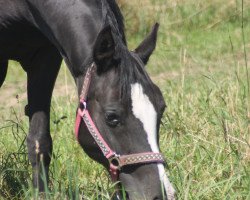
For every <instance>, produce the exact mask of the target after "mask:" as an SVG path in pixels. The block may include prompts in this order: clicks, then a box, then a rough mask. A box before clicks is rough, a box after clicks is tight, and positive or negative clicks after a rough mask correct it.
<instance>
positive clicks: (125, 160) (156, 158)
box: [75, 63, 164, 182]
mask: <svg viewBox="0 0 250 200" xmlns="http://www.w3.org/2000/svg"><path fill="white" fill-rule="evenodd" d="M94 70H95V63H93V64H92V65H91V66H90V67H89V68H88V70H87V73H86V75H85V78H84V82H83V86H82V91H81V95H80V103H79V108H78V111H77V116H76V122H75V135H76V138H77V139H78V136H79V128H80V124H81V122H82V121H83V122H84V123H85V125H86V127H87V128H88V130H89V133H90V134H91V136H92V137H93V138H94V140H95V142H96V144H97V145H98V146H99V148H100V149H101V151H102V153H103V155H104V156H105V157H106V158H107V159H108V161H109V172H110V175H111V178H112V181H113V182H116V181H118V177H119V171H120V170H121V168H122V167H124V166H126V165H136V164H146V163H164V158H163V156H162V154H161V153H154V152H144V153H137V154H129V155H119V154H117V153H116V152H114V151H113V150H112V149H111V148H110V147H109V145H108V144H107V143H106V142H105V140H104V139H103V137H102V135H101V134H100V132H99V130H98V129H97V127H96V126H95V123H94V122H93V120H92V118H91V116H90V114H89V111H88V109H87V95H88V90H89V86H90V82H91V76H92V73H93V71H94Z"/></svg>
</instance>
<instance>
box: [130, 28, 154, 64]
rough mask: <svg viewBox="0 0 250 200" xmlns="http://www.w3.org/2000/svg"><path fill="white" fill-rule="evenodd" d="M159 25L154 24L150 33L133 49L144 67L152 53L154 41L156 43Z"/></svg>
mask: <svg viewBox="0 0 250 200" xmlns="http://www.w3.org/2000/svg"><path fill="white" fill-rule="evenodd" d="M158 28H159V24H158V23H156V24H155V25H154V26H153V28H152V31H151V33H150V34H149V35H148V36H147V37H146V38H145V39H144V40H143V41H142V43H141V44H140V45H139V46H138V47H137V48H136V49H135V52H136V53H137V54H138V55H139V57H140V58H141V60H142V61H143V63H144V64H145V65H146V64H147V62H148V60H149V57H150V56H151V54H152V53H153V51H154V49H155V46H156V41H157V33H158Z"/></svg>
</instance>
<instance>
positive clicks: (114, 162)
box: [108, 155, 122, 170]
mask: <svg viewBox="0 0 250 200" xmlns="http://www.w3.org/2000/svg"><path fill="white" fill-rule="evenodd" d="M119 157H120V156H119V155H114V156H112V157H111V158H109V159H108V160H109V164H110V166H111V165H112V167H113V168H116V169H117V170H120V169H121V167H122V166H121V161H120V158H119Z"/></svg>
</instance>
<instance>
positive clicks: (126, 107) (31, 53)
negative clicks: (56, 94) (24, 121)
mask: <svg viewBox="0 0 250 200" xmlns="http://www.w3.org/2000/svg"><path fill="white" fill-rule="evenodd" d="M157 29H158V25H157V24H156V25H155V26H154V28H153V30H152V32H151V33H150V34H149V35H148V36H147V38H146V39H145V40H144V41H143V42H142V43H141V44H140V45H139V47H138V48H136V50H135V51H133V52H132V51H129V50H128V49H127V45H126V38H125V34H124V25H123V17H122V15H121V12H120V10H119V8H118V6H117V4H116V2H115V0H8V1H6V0H0V86H1V85H2V83H3V81H4V79H5V76H6V72H7V67H8V60H16V61H18V62H19V63H20V64H21V66H22V68H23V69H24V70H25V71H26V73H27V77H28V82H27V90H28V92H27V93H28V105H27V106H26V108H25V113H26V115H27V116H28V117H29V121H30V128H29V134H28V137H27V146H28V156H29V160H30V162H31V164H32V167H33V184H34V187H37V188H38V189H39V191H43V190H44V182H43V181H42V179H41V171H42V170H41V165H44V168H45V172H46V176H47V181H48V170H49V164H50V160H51V154H52V139H51V136H50V127H49V121H50V103H51V95H52V90H53V87H54V83H55V80H56V77H57V74H58V71H59V68H60V65H61V62H62V59H64V61H65V62H66V64H67V66H68V68H69V70H70V72H71V74H72V76H73V77H74V80H75V83H76V86H77V89H78V94H79V98H80V95H81V90H82V86H83V81H84V77H85V74H86V71H87V69H89V67H90V66H93V65H94V66H95V70H93V72H92V75H91V78H92V80H91V85H90V87H89V90H88V95H87V96H88V111H89V113H90V115H91V117H92V119H93V123H94V124H95V125H96V126H97V128H98V130H99V131H100V133H101V137H102V138H103V140H104V141H106V143H107V144H108V145H109V147H110V148H111V149H113V150H114V151H115V152H117V153H119V154H120V155H127V154H129V155H130V154H138V153H139V154H138V155H142V154H143V152H153V153H156V154H157V153H159V146H158V141H159V136H158V131H159V125H160V119H161V116H162V113H163V111H164V108H165V102H164V99H163V97H162V94H161V92H160V90H159V88H158V87H157V86H156V85H154V84H153V83H152V81H151V80H150V78H149V77H148V75H147V73H146V71H145V69H144V66H145V65H146V63H147V61H148V59H149V57H150V55H151V53H152V52H153V50H154V48H155V44H156V38H157ZM80 107H81V105H80ZM80 109H81V108H80ZM90 132H91V131H89V129H87V126H86V125H85V124H84V123H81V124H80V125H79V133H78V141H79V143H80V145H81V146H82V147H83V149H84V150H85V151H86V152H87V154H88V155H89V156H90V157H91V158H93V159H94V160H96V161H97V162H99V163H101V164H102V165H104V166H105V167H106V168H107V169H109V167H110V163H111V164H113V165H117V166H118V165H119V163H118V164H117V162H119V161H120V160H119V159H118V156H116V158H117V159H115V160H112V161H110V162H109V160H108V159H107V156H106V157H105V156H104V155H103V153H102V151H101V149H100V148H99V147H100V145H99V146H98V145H97V143H98V142H96V140H94V138H93V137H92V135H91V134H90ZM141 153H142V154H141ZM41 163H42V164H41ZM118 180H119V181H120V182H121V184H122V185H123V186H124V188H125V190H126V192H127V199H148V200H152V199H174V189H173V187H172V186H171V184H170V182H169V180H168V178H167V176H166V175H165V172H164V167H163V164H162V163H159V162H157V161H156V162H148V163H146V162H145V163H137V164H132V165H126V166H124V167H122V168H121V169H119V177H118Z"/></svg>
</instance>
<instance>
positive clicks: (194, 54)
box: [0, 0, 250, 199]
mask: <svg viewBox="0 0 250 200" xmlns="http://www.w3.org/2000/svg"><path fill="white" fill-rule="evenodd" d="M118 3H119V5H120V7H121V9H122V12H123V14H124V17H125V21H126V34H127V38H128V43H129V47H130V48H131V49H134V48H135V47H136V46H137V45H138V44H139V43H140V41H141V40H142V39H143V37H144V36H145V35H146V34H147V33H148V32H149V30H150V28H151V26H152V25H153V24H154V23H155V22H156V21H158V22H159V23H160V24H161V26H160V31H159V38H158V44H157V49H156V51H155V53H154V55H153V56H152V57H151V59H150V63H149V64H148V66H147V69H148V71H149V73H150V75H151V77H152V79H153V80H154V81H155V82H156V83H157V84H158V85H159V87H160V88H161V90H162V92H163V95H164V98H165V100H166V102H167V105H168V108H167V111H166V113H165V114H164V116H163V119H162V122H163V123H162V126H161V131H160V136H161V137H160V146H161V150H162V152H163V153H164V155H165V156H166V159H167V163H168V167H167V172H168V174H169V177H170V179H171V181H172V183H173V185H174V187H175V188H176V190H177V195H178V198H179V199H250V133H249V131H250V114H249V104H250V96H249V77H248V73H249V65H248V62H249V60H248V59H249V52H250V51H249V50H250V24H249V23H250V2H248V1H243V0H229V1H226V0H212V1H201V0H198V1H194V0H185V1H184V0H177V1H173V0H169V1H165V0H154V1H152V0H137V1H125V0H119V1H118ZM13 74H16V75H17V74H20V71H19V70H18V69H17V68H16V63H11V67H10V70H9V73H8V77H7V81H6V83H5V85H4V86H3V88H2V89H0V93H1V94H3V93H4V94H6V90H8V91H11V88H12V87H14V88H15V90H14V92H13V95H12V97H13V98H12V100H13V99H14V100H13V102H17V103H10V102H9V99H6V101H2V99H1V102H5V104H4V105H0V113H1V114H0V199H20V198H21V199H37V198H38V197H39V195H40V196H41V194H38V193H37V191H36V190H34V189H33V188H32V187H31V174H30V173H31V168H30V165H29V164H28V159H27V153H26V152H27V150H26V146H25V142H24V139H25V137H26V134H27V132H28V120H27V119H26V118H25V117H24V114H23V111H22V109H23V105H25V103H26V100H25V99H20V97H21V96H23V95H22V94H23V92H24V91H25V87H23V85H25V84H24V82H25V79H26V78H25V75H24V74H21V76H17V77H16V78H13ZM65 85H66V86H65ZM21 86H22V87H21ZM73 88H74V83H73V80H72V78H71V77H70V75H69V73H68V71H67V70H66V67H65V65H63V67H62V70H61V71H60V74H59V78H58V81H57V84H56V88H55V92H54V97H53V103H52V109H51V110H52V111H51V118H52V119H51V129H52V130H51V132H52V137H53V141H54V153H53V159H52V164H51V168H50V177H51V180H50V183H49V186H48V190H47V192H46V193H45V194H43V195H44V198H45V199H81V198H85V199H110V198H111V196H112V195H113V194H114V190H113V189H114V185H113V184H112V183H111V182H110V181H109V179H108V174H107V172H106V171H105V170H104V169H103V168H102V167H101V166H100V165H98V164H96V163H95V162H94V161H92V160H91V159H89V158H88V157H87V156H86V155H85V154H84V153H83V152H82V150H81V148H80V146H79V145H78V144H77V142H76V140H75V138H74V134H73V125H74V116H75V108H76V105H77V103H76V94H75V93H74V92H73V93H71V91H73ZM16 94H19V95H18V96H19V99H18V100H15V96H16ZM62 94H63V95H62ZM6 105H8V106H6ZM10 106H12V108H10Z"/></svg>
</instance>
